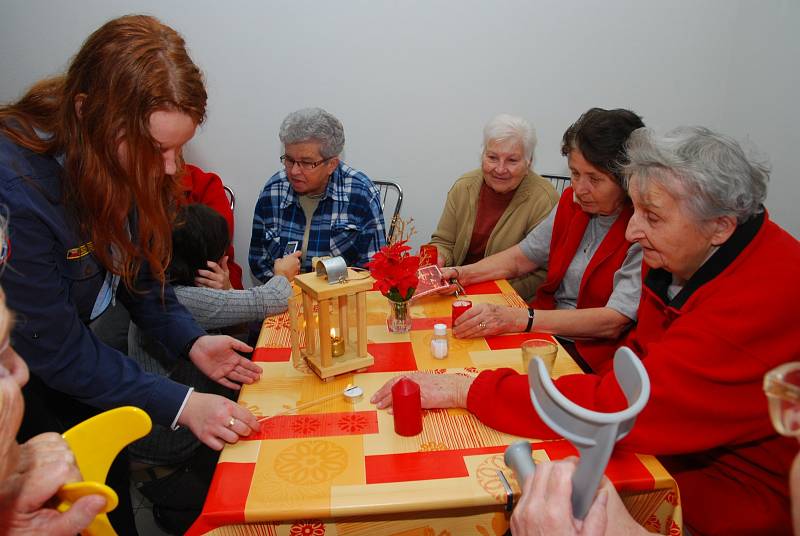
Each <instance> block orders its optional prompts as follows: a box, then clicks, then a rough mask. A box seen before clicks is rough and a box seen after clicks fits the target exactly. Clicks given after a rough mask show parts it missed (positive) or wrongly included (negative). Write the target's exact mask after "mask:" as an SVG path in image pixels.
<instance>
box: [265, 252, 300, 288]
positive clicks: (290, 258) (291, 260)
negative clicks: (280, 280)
mask: <svg viewBox="0 0 800 536" xmlns="http://www.w3.org/2000/svg"><path fill="white" fill-rule="evenodd" d="M302 254H303V252H302V251H295V252H294V253H290V254H289V255H286V256H285V257H282V258H280V259H278V260H276V261H275V264H274V265H273V267H272V272H273V273H274V274H275V275H282V276H283V277H285V278H286V279H288V280H289V282H290V283H291V281H292V279H294V276H296V275H297V274H299V273H300V256H301V255H302Z"/></svg>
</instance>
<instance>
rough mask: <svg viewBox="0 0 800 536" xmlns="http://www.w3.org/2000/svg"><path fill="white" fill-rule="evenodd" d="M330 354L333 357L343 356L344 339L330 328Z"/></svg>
mask: <svg viewBox="0 0 800 536" xmlns="http://www.w3.org/2000/svg"><path fill="white" fill-rule="evenodd" d="M331 353H332V354H333V357H339V356H341V355H342V354H344V339H342V338H341V337H339V336H338V335H337V334H336V329H335V328H331Z"/></svg>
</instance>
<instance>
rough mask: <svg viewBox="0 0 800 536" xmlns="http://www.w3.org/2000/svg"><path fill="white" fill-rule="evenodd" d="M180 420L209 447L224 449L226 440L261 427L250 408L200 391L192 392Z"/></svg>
mask: <svg viewBox="0 0 800 536" xmlns="http://www.w3.org/2000/svg"><path fill="white" fill-rule="evenodd" d="M178 423H179V424H181V425H182V426H186V427H187V428H189V429H190V430H191V431H192V433H193V434H194V435H195V436H196V437H197V439H199V440H200V441H202V442H203V443H204V444H205V445H207V446H208V447H210V448H212V449H214V450H222V447H223V446H224V445H225V443H236V442H237V441H238V440H239V437H246V436H248V435H250V434H251V433H253V432H255V431H257V430H259V429H260V428H261V426H260V424H259V423H258V420H257V419H256V418H255V416H253V414H252V413H250V411H248V410H247V409H246V408H244V407H242V406H240V405H239V404H236V403H235V402H232V401H230V400H228V399H227V398H225V397H222V396H218V395H211V394H207V393H198V392H197V391H195V392H193V393H192V394H191V395H189V401H188V402H187V403H186V407H185V408H183V411H182V412H181V415H180V417H178Z"/></svg>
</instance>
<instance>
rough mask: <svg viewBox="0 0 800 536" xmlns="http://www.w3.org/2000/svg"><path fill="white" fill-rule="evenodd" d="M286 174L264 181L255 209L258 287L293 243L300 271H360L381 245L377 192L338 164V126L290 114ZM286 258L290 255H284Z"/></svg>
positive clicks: (285, 126)
mask: <svg viewBox="0 0 800 536" xmlns="http://www.w3.org/2000/svg"><path fill="white" fill-rule="evenodd" d="M279 137H280V140H281V143H282V144H283V146H284V154H283V156H281V162H282V163H283V166H284V169H283V170H281V171H279V172H277V173H275V174H274V175H273V176H272V177H270V179H269V180H268V181H267V184H266V185H265V186H264V189H263V190H262V191H261V195H260V196H259V198H258V202H257V203H256V209H255V214H254V216H253V234H252V237H251V239H250V256H249V260H250V269H251V270H252V272H253V275H254V276H255V277H256V278H257V279H259V280H260V281H264V282H265V281H267V280H268V279H269V278H271V277H272V276H273V264H274V262H275V260H276V259H279V258H281V257H283V256H284V254H285V253H286V252H287V245H289V244H291V243H292V242H296V243H297V244H298V246H299V248H298V251H297V252H296V253H288V254H289V255H294V256H296V257H297V258H298V263H299V268H300V269H301V270H302V271H309V270H310V269H311V260H312V258H313V257H321V256H326V255H332V256H341V257H344V259H345V261H346V262H347V264H348V266H363V265H364V264H366V263H367V261H369V259H370V257H371V256H372V255H373V254H374V253H375V252H376V251H378V249H380V247H381V246H383V245H384V244H385V242H386V235H385V230H384V222H383V211H382V209H381V203H380V195H379V192H378V189H377V187H376V186H375V185H374V184H373V183H372V181H371V180H370V179H369V177H367V176H366V175H365V174H364V173H362V172H361V171H358V170H355V169H353V168H351V167H350V166H348V165H347V164H345V163H344V162H342V161H341V160H340V159H339V155H340V154H341V152H342V149H343V148H344V129H343V128H342V123H341V122H340V121H339V120H338V119H336V117H334V116H333V115H331V114H329V113H328V112H326V111H325V110H323V109H321V108H305V109H303V110H298V111H296V112H292V113H291V114H289V115H288V116H287V117H286V119H284V120H283V123H282V124H281V129H280V134H279ZM289 251H291V249H289Z"/></svg>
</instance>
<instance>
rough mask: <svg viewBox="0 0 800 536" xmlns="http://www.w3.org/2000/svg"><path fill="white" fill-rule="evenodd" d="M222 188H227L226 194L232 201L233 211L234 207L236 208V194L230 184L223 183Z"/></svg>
mask: <svg viewBox="0 0 800 536" xmlns="http://www.w3.org/2000/svg"><path fill="white" fill-rule="evenodd" d="M222 188H223V189H224V190H225V195H227V196H228V201H230V203H231V212H233V209H234V208H236V195H234V193H233V190H232V189H231V188H230V187H229V186H225V185H222Z"/></svg>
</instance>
